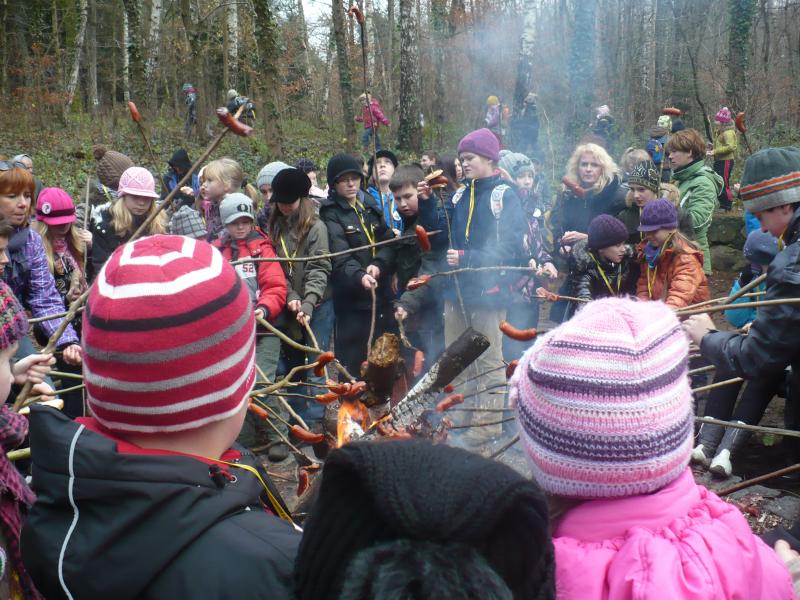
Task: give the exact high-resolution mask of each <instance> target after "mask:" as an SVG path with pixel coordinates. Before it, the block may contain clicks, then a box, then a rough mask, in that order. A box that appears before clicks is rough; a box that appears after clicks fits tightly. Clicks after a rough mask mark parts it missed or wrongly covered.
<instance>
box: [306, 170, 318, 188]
mask: <svg viewBox="0 0 800 600" xmlns="http://www.w3.org/2000/svg"><path fill="white" fill-rule="evenodd" d="M306 175H308V178H309V179H310V180H311V185H313V186H314V187H317V172H316V171H309V172H308V173H306Z"/></svg>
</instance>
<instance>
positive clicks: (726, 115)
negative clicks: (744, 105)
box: [714, 106, 733, 124]
mask: <svg viewBox="0 0 800 600" xmlns="http://www.w3.org/2000/svg"><path fill="white" fill-rule="evenodd" d="M714 120H715V121H716V122H717V123H722V124H725V123H730V122H731V121H732V120H733V115H731V110H730V109H729V108H728V107H727V106H723V107H722V108H720V109H719V111H718V112H717V114H716V116H715V117H714Z"/></svg>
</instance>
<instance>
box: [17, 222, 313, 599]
mask: <svg viewBox="0 0 800 600" xmlns="http://www.w3.org/2000/svg"><path fill="white" fill-rule="evenodd" d="M83 334H84V335H83V344H84V348H85V352H86V356H85V363H84V366H85V370H84V375H85V377H86V379H85V382H86V389H87V398H88V403H89V406H90V408H91V411H92V414H93V415H94V416H92V417H84V418H81V419H78V420H77V421H75V422H72V421H70V420H69V419H68V418H67V417H66V416H63V415H61V414H60V413H59V412H57V411H55V410H52V409H49V408H45V407H38V406H33V407H32V411H31V413H32V414H31V417H30V422H31V433H30V436H31V444H32V445H33V446H34V447H35V448H36V451H35V453H34V454H35V458H34V459H33V461H34V462H33V477H34V480H35V483H34V491H35V492H36V494H37V496H38V499H37V502H36V504H35V505H34V507H33V509H32V511H31V513H30V516H29V518H28V520H27V522H26V524H25V527H24V528H23V532H22V536H23V541H22V548H23V558H24V560H25V564H26V566H27V567H28V570H29V572H30V574H31V576H32V578H33V580H34V582H35V583H36V586H37V588H38V589H39V590H40V591H41V592H42V594H43V595H44V596H45V597H47V598H62V597H69V598H72V597H75V598H116V599H117V600H122V599H124V598H201V597H203V598H223V597H235V598H289V587H290V583H291V570H292V562H293V559H294V555H295V552H296V548H297V544H298V541H299V535H298V533H297V532H296V531H295V529H294V528H293V527H292V526H291V525H290V524H289V523H286V522H283V521H281V519H279V518H278V517H277V516H275V515H276V514H279V513H280V514H284V515H285V514H286V513H285V511H284V508H283V505H282V503H280V501H279V500H277V498H278V494H277V492H276V491H275V488H274V486H272V484H271V482H270V479H269V477H268V476H267V474H266V472H264V471H263V470H260V471H257V470H256V468H255V467H254V466H253V465H256V464H257V462H256V460H255V457H254V456H253V455H252V454H250V453H249V452H247V451H244V450H243V449H242V448H241V447H234V448H232V447H231V446H232V444H233V443H234V440H235V439H236V436H237V434H238V432H239V429H240V428H241V426H242V423H243V421H244V418H245V413H246V412H247V406H248V402H249V394H250V390H251V388H252V387H253V383H254V382H255V380H256V371H255V324H254V321H253V308H252V305H251V303H250V298H249V294H248V290H247V286H245V285H242V283H241V280H240V279H239V278H238V277H237V275H236V273H235V271H234V270H233V268H231V267H230V266H229V265H228V264H226V262H225V261H224V260H223V259H222V257H221V256H220V254H219V253H218V252H217V251H216V250H214V249H213V248H212V247H211V246H210V245H209V244H207V243H205V242H203V241H199V240H192V239H189V238H185V237H178V236H164V235H156V236H151V237H146V238H142V239H140V240H137V241H135V242H132V243H129V244H126V245H124V246H121V247H119V248H117V250H115V251H114V253H113V254H112V256H111V258H110V259H109V260H108V262H107V263H106V264H105V266H104V267H103V269H102V270H101V271H100V274H99V275H98V278H97V282H96V284H95V285H94V286H92V289H91V293H90V295H89V300H88V303H87V307H86V313H85V316H84V323H83Z"/></svg>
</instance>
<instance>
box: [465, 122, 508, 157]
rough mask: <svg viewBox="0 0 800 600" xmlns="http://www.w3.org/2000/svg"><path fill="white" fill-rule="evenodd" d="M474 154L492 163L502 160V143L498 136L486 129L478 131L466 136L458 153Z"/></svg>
mask: <svg viewBox="0 0 800 600" xmlns="http://www.w3.org/2000/svg"><path fill="white" fill-rule="evenodd" d="M462 152H472V153H473V154H477V155H478V156H483V157H484V158H488V159H489V160H491V161H494V162H497V161H498V160H500V142H499V141H498V140H497V136H495V134H493V133H492V132H491V131H489V130H488V129H486V128H485V127H484V128H483V129H477V130H475V131H472V132H470V133H468V134H467V135H465V136H464V137H463V138H461V141H460V142H459V143H458V153H459V154H461V153H462Z"/></svg>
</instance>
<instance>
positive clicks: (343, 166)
mask: <svg viewBox="0 0 800 600" xmlns="http://www.w3.org/2000/svg"><path fill="white" fill-rule="evenodd" d="M345 173H356V174H357V175H359V176H360V177H361V178H362V179H363V177H364V171H362V170H361V167H360V166H359V164H358V162H357V161H356V159H355V158H353V157H352V156H351V155H350V154H345V153H344V152H341V153H339V154H337V155H336V156H334V157H332V158H331V159H330V160H329V161H328V168H327V169H326V177H327V180H328V185H329V186H331V187H333V184H334V183H336V180H337V179H339V177H341V176H342V175H344V174H345Z"/></svg>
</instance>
